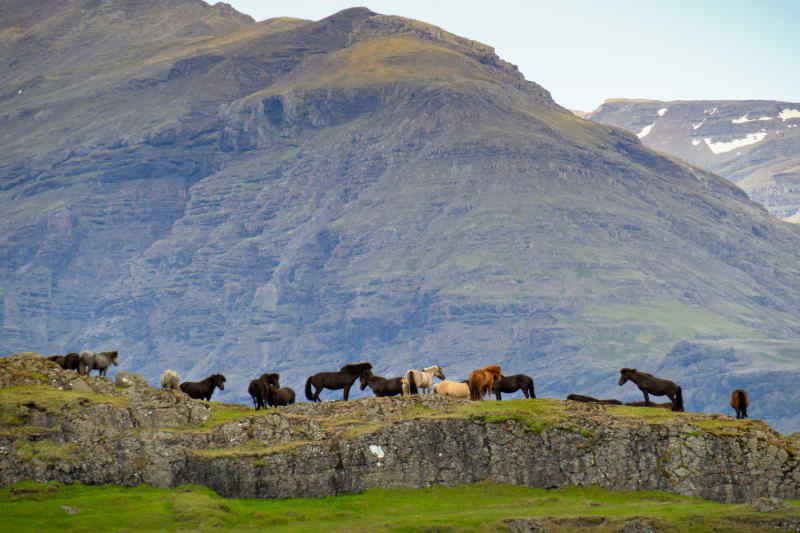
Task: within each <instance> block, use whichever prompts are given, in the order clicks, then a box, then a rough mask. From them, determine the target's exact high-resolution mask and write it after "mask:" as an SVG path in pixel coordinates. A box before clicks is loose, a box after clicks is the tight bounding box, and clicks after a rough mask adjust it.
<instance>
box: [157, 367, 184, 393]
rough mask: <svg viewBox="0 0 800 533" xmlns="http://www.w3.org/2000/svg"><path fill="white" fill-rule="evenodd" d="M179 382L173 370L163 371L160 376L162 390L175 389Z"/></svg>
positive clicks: (178, 377) (179, 379)
mask: <svg viewBox="0 0 800 533" xmlns="http://www.w3.org/2000/svg"><path fill="white" fill-rule="evenodd" d="M180 381H181V378H180V376H178V373H177V372H175V371H174V370H164V373H163V374H161V388H162V389H177V388H178V383H180Z"/></svg>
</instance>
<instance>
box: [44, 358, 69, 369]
mask: <svg viewBox="0 0 800 533" xmlns="http://www.w3.org/2000/svg"><path fill="white" fill-rule="evenodd" d="M66 359H67V358H66V357H64V356H63V355H51V356H50V357H48V358H47V360H48V361H52V362H54V363H55V364H57V365H58V366H60V367H61V368H64V363H65V361H66Z"/></svg>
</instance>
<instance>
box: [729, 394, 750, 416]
mask: <svg viewBox="0 0 800 533" xmlns="http://www.w3.org/2000/svg"><path fill="white" fill-rule="evenodd" d="M731 407H733V410H734V411H736V418H737V419H739V418H747V408H748V407H750V398H748V397H747V393H746V392H745V391H744V389H736V390H735V391H733V394H731Z"/></svg>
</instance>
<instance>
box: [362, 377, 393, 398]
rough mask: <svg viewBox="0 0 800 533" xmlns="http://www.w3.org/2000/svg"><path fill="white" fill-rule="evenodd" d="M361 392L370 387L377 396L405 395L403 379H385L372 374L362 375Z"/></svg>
mask: <svg viewBox="0 0 800 533" xmlns="http://www.w3.org/2000/svg"><path fill="white" fill-rule="evenodd" d="M360 380H361V390H364V389H366V388H367V387H369V388H370V389H372V392H374V393H375V396H381V397H383V396H396V395H398V394H402V393H403V383H402V381H403V377H402V376H400V377H396V378H388V379H387V378H385V377H383V376H376V375H375V374H373V373H372V372H365V373H363V374H361V377H360Z"/></svg>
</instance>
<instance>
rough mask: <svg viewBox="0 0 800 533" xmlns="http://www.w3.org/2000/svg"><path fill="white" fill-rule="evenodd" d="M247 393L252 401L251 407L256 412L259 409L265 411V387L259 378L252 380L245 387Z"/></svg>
mask: <svg viewBox="0 0 800 533" xmlns="http://www.w3.org/2000/svg"><path fill="white" fill-rule="evenodd" d="M247 393H248V394H249V395H250V397H251V398H252V399H253V406H254V407H255V408H256V411H258V410H259V409H266V407H267V385H266V384H265V383H264V382H263V381H262V380H261V378H258V379H254V380H253V381H251V382H250V385H249V386H248V387H247Z"/></svg>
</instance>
